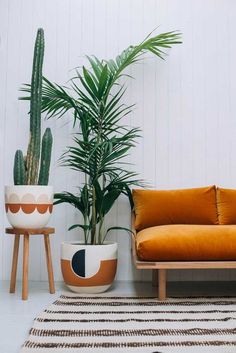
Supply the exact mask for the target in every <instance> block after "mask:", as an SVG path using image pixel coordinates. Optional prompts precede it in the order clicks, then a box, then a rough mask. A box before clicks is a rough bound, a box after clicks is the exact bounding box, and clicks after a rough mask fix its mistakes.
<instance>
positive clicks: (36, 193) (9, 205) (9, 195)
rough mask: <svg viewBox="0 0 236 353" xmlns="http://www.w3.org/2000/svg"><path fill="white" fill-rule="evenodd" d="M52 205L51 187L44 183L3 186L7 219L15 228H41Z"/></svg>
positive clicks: (49, 213) (48, 216) (44, 224)
mask: <svg viewBox="0 0 236 353" xmlns="http://www.w3.org/2000/svg"><path fill="white" fill-rule="evenodd" d="M52 207H53V187H52V186H44V185H14V186H5V208H6V214H7V219H8V221H9V223H10V224H11V225H12V227H15V228H32V229H35V228H42V227H45V226H46V224H47V223H48V221H49V219H50V216H51V213H52Z"/></svg>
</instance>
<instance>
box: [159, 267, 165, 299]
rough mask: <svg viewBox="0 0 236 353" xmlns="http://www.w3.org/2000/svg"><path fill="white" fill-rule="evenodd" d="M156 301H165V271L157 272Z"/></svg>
mask: <svg viewBox="0 0 236 353" xmlns="http://www.w3.org/2000/svg"><path fill="white" fill-rule="evenodd" d="M158 299H159V300H162V301H163V300H165V299H166V270H159V271H158Z"/></svg>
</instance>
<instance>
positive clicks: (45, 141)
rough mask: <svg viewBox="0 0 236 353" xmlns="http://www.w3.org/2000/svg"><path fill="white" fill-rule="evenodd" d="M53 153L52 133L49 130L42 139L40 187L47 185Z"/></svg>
mask: <svg viewBox="0 0 236 353" xmlns="http://www.w3.org/2000/svg"><path fill="white" fill-rule="evenodd" d="M51 151H52V133H51V130H50V129H49V128H47V129H46V130H45V132H44V135H43V138H42V152H41V164H40V173H39V181H38V185H47V184H48V178H49V169H50V161H51Z"/></svg>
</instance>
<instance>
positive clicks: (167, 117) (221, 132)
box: [0, 0, 236, 280]
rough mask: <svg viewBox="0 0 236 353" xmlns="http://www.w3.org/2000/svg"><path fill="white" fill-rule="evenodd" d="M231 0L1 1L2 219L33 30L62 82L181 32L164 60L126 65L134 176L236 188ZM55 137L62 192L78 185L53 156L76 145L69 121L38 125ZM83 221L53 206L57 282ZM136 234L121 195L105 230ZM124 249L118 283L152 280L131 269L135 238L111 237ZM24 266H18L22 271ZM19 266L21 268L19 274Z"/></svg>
mask: <svg viewBox="0 0 236 353" xmlns="http://www.w3.org/2000/svg"><path fill="white" fill-rule="evenodd" d="M235 16H236V3H235V2H234V1H231V0H224V1H222V0H199V1H194V0H146V1H145V0H101V1H98V0H68V1H63V0H57V1H56V0H51V1H46V0H41V1H38V2H33V1H30V0H22V1H16V0H8V1H6V0H2V1H0V77H1V79H0V97H1V99H0V169H1V173H0V186H1V187H0V197H1V208H0V222H1V233H2V234H3V233H4V227H5V226H6V225H7V220H6V217H5V213H4V193H3V187H4V185H5V184H11V183H12V165H13V157H14V153H15V150H16V149H17V148H22V149H23V150H26V147H27V142H28V129H29V126H28V117H27V112H28V106H27V103H25V102H19V101H18V96H19V95H21V94H20V93H19V91H18V89H19V87H20V86H21V85H22V83H24V82H29V81H30V75H31V67H32V55H33V44H34V38H35V34H36V30H37V28H38V27H43V28H44V30H45V40H46V47H45V61H44V74H45V75H46V76H47V77H48V78H49V79H50V80H52V81H53V82H58V83H60V84H65V83H66V82H67V81H68V79H69V78H70V77H72V75H73V70H72V69H74V68H75V67H77V66H81V65H83V64H85V63H86V59H85V57H84V56H85V54H95V55H97V56H98V57H100V58H104V59H109V58H113V57H114V56H116V55H117V54H118V53H119V52H120V51H121V50H123V49H124V48H126V47H127V46H128V45H129V44H135V43H138V42H139V41H141V40H142V39H143V38H144V37H145V36H146V35H147V34H148V33H150V32H151V31H152V30H153V29H154V28H156V27H157V26H159V27H158V28H157V30H156V32H164V31H169V30H175V29H176V30H180V31H181V32H182V33H183V44H182V45H181V46H178V47H177V46H176V47H175V48H173V49H171V50H169V51H168V55H167V57H166V60H165V61H161V60H158V59H156V58H154V57H152V56H151V55H150V56H149V58H148V59H147V60H145V62H141V63H139V64H138V65H135V66H133V67H132V68H129V69H128V71H127V73H128V74H130V75H132V76H134V78H135V79H134V80H130V79H128V78H126V79H125V82H126V84H127V86H128V89H127V93H126V96H125V97H124V103H126V104H133V103H137V105H136V107H135V109H134V110H133V112H132V114H130V116H129V117H127V118H126V121H125V123H126V124H128V125H132V126H140V127H141V129H142V138H141V139H140V140H139V142H138V145H137V148H136V149H134V150H133V152H132V154H131V155H130V156H129V157H127V162H131V163H133V164H134V165H133V166H131V167H130V168H131V169H132V170H136V171H138V172H139V173H140V177H141V178H144V179H145V180H146V181H147V182H148V183H149V184H150V185H151V186H152V187H156V188H162V189H163V188H179V187H197V186H203V185H207V184H218V185H221V186H225V187H234V188H236V167H235V166H236V157H235V150H236V138H235V136H236V119H235V112H236V99H235V94H236V65H235V62H236V44H235V40H234V33H235V30H236V22H235ZM43 125H44V128H45V127H46V126H50V127H51V128H52V129H53V135H54V146H53V157H52V171H51V183H53V184H54V187H55V191H62V190H65V189H67V190H69V191H75V190H76V186H77V184H78V182H81V181H82V177H81V176H78V175H76V173H74V172H71V171H69V170H67V169H65V168H63V167H60V166H59V163H58V159H59V157H60V156H61V154H62V153H63V152H64V151H65V148H66V146H68V145H69V144H71V143H72V133H73V129H72V123H71V117H70V115H69V114H68V115H67V116H66V117H64V118H63V119H61V120H57V121H56V120H53V119H52V120H50V121H45V122H44V123H43ZM79 217H80V216H79V214H78V212H76V211H75V210H74V209H73V208H70V207H69V206H67V205H61V206H58V207H55V211H54V214H53V217H52V219H51V225H55V227H56V229H57V232H56V235H55V236H53V239H52V249H53V260H54V269H55V278H56V279H57V280H60V279H61V273H60V262H59V258H60V243H61V242H62V241H63V240H69V239H80V238H81V235H79V232H78V231H77V230H74V231H72V232H68V231H67V229H68V227H69V226H70V225H71V224H73V223H75V222H76V223H77V221H78V219H79ZM112 225H120V226H125V227H129V226H130V217H129V205H128V201H127V200H126V199H125V198H124V197H121V198H120V200H119V201H118V202H117V204H116V205H115V207H114V208H113V209H112V210H111V211H110V213H109V217H108V218H107V220H106V226H107V227H109V226H112ZM109 239H110V240H117V242H118V244H119V268H118V273H117V278H118V279H122V280H138V279H139V280H140V279H141V280H146V279H149V278H150V274H148V275H147V274H146V273H145V272H141V271H135V270H134V269H133V266H132V263H131V258H130V239H129V236H128V234H125V233H123V232H120V231H116V232H113V234H111V235H110V237H109ZM12 245H13V242H12V238H11V237H10V236H2V237H1V238H0V257H1V260H0V278H2V279H7V278H9V274H10V263H11V253H12ZM20 265H21V263H20ZM20 276H21V269H19V277H20ZM235 276H236V273H235V271H221V272H219V271H213V272H212V271H207V272H206V271H186V272H184V271H173V272H172V273H170V274H169V279H171V280H185V279H219V278H222V279H235ZM30 278H31V279H35V280H44V279H46V278H47V274H46V269H45V260H44V249H43V243H42V241H41V239H40V237H38V238H35V239H32V242H31V246H30Z"/></svg>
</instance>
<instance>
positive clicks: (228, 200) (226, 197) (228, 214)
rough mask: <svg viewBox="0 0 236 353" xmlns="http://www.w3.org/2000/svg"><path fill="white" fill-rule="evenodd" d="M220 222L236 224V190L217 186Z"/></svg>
mask: <svg viewBox="0 0 236 353" xmlns="http://www.w3.org/2000/svg"><path fill="white" fill-rule="evenodd" d="M216 199H217V211H218V219H219V224H236V190H235V189H224V188H217V196H216Z"/></svg>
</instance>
